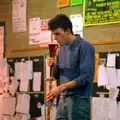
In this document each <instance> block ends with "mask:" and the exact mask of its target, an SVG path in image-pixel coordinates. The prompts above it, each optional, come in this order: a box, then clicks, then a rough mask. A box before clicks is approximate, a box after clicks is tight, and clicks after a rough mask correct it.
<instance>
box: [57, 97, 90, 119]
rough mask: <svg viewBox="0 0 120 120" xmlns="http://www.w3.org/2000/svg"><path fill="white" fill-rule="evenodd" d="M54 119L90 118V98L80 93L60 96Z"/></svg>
mask: <svg viewBox="0 0 120 120" xmlns="http://www.w3.org/2000/svg"><path fill="white" fill-rule="evenodd" d="M56 120H90V98H84V97H81V96H80V95H72V96H68V97H61V98H60V101H59V104H58V107H57V113H56Z"/></svg>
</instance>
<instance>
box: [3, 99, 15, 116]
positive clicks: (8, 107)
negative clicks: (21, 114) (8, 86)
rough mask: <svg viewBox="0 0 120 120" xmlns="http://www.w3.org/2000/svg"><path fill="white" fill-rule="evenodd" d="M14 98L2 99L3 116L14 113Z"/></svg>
mask: <svg viewBox="0 0 120 120" xmlns="http://www.w3.org/2000/svg"><path fill="white" fill-rule="evenodd" d="M15 105H16V98H15V97H6V98H4V97H3V106H2V110H3V111H2V112H3V114H4V115H10V116H11V115H14V113H15Z"/></svg>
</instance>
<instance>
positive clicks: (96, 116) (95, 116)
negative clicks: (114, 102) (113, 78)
mask: <svg viewBox="0 0 120 120" xmlns="http://www.w3.org/2000/svg"><path fill="white" fill-rule="evenodd" d="M108 115H109V98H98V97H93V98H92V120H108Z"/></svg>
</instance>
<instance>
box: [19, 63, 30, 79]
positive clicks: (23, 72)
mask: <svg viewBox="0 0 120 120" xmlns="http://www.w3.org/2000/svg"><path fill="white" fill-rule="evenodd" d="M20 80H21V81H28V79H27V69H26V64H25V63H24V62H21V63H20Z"/></svg>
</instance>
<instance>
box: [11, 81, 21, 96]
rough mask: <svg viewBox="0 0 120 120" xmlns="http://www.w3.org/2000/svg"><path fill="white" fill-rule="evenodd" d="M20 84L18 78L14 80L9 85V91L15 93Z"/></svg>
mask: <svg viewBox="0 0 120 120" xmlns="http://www.w3.org/2000/svg"><path fill="white" fill-rule="evenodd" d="M18 85H19V82H18V81H17V80H12V82H11V84H10V85H9V91H10V93H11V95H12V96H14V95H15V92H16V90H17V88H18Z"/></svg>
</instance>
